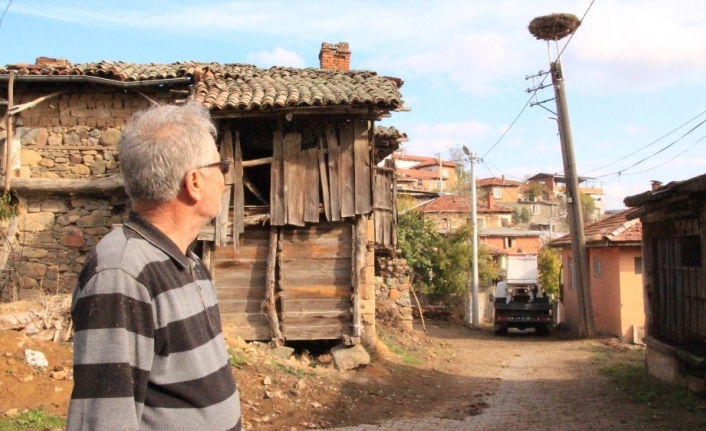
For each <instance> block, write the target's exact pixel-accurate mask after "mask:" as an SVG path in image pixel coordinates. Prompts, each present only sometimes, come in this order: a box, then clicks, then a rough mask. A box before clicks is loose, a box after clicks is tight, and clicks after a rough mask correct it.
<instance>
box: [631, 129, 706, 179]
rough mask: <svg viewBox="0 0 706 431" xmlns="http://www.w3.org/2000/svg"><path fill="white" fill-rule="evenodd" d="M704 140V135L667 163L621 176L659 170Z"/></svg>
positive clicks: (705, 137) (705, 136)
mask: <svg viewBox="0 0 706 431" xmlns="http://www.w3.org/2000/svg"><path fill="white" fill-rule="evenodd" d="M704 139H706V135H704V136H702V137H701V138H699V139H698V140H697V141H696V142H694V143H693V144H691V145H689V146H688V147H687V148H686V149H685V150H684V151H682V152H681V153H679V154H677V155H676V156H674V157H672V158H671V159H669V160H667V161H665V162H663V163H660V164H659V165H656V166H653V167H651V168H649V169H645V170H644V171H640V172H631V173H629V174H623V175H638V174H644V173H645V172H649V171H651V170H654V169H657V168H659V167H661V166H664V165H666V164H667V163H669V162H671V161H672V160H674V159H676V158H677V157H679V156H681V155H682V154H684V153H686V152H687V151H689V150H690V149H692V148H694V147H695V146H696V144H698V143H699V142H701V141H703V140H704Z"/></svg>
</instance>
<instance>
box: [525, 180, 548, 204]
mask: <svg viewBox="0 0 706 431" xmlns="http://www.w3.org/2000/svg"><path fill="white" fill-rule="evenodd" d="M527 186H528V188H529V191H528V192H527V193H528V195H529V196H528V197H529V199H530V200H541V199H542V196H543V195H544V190H545V187H544V184H543V183H540V182H539V181H530V182H528V183H527Z"/></svg>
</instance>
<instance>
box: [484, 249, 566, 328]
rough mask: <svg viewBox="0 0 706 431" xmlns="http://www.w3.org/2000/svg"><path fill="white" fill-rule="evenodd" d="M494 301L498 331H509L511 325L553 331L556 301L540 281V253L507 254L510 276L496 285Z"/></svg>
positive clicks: (492, 298)
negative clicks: (551, 329) (551, 326)
mask: <svg viewBox="0 0 706 431" xmlns="http://www.w3.org/2000/svg"><path fill="white" fill-rule="evenodd" d="M490 300H491V301H493V309H494V323H495V325H494V326H495V333H496V334H498V335H505V334H507V331H508V329H509V328H517V329H520V330H524V329H527V328H534V329H535V331H536V332H537V334H540V335H547V334H549V326H550V325H551V323H552V308H553V307H552V304H551V302H549V298H548V297H547V294H546V292H544V291H543V290H542V288H541V287H540V286H539V284H538V282H537V256H536V255H533V254H510V255H508V256H507V276H506V277H505V281H501V282H499V283H498V284H497V285H496V288H495V295H494V296H491V297H490Z"/></svg>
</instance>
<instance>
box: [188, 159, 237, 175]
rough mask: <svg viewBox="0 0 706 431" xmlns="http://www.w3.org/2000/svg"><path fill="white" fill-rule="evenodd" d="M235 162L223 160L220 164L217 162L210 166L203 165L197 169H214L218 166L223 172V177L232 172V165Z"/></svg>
mask: <svg viewBox="0 0 706 431" xmlns="http://www.w3.org/2000/svg"><path fill="white" fill-rule="evenodd" d="M232 162H233V161H232V160H231V159H223V160H221V161H220V162H215V163H209V164H208V165H203V166H197V167H196V169H201V168H212V167H214V166H218V169H220V170H221V173H222V174H223V175H226V174H228V172H230V164H231V163H232Z"/></svg>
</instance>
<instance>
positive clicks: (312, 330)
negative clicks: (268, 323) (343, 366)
mask: <svg viewBox="0 0 706 431" xmlns="http://www.w3.org/2000/svg"><path fill="white" fill-rule="evenodd" d="M282 326H283V328H282V332H283V334H284V337H285V338H286V339H287V340H335V339H339V338H342V337H343V336H344V335H351V334H352V326H351V325H350V324H348V323H345V324H340V323H339V324H335V325H330V326H298V325H291V326H290V325H282Z"/></svg>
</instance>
